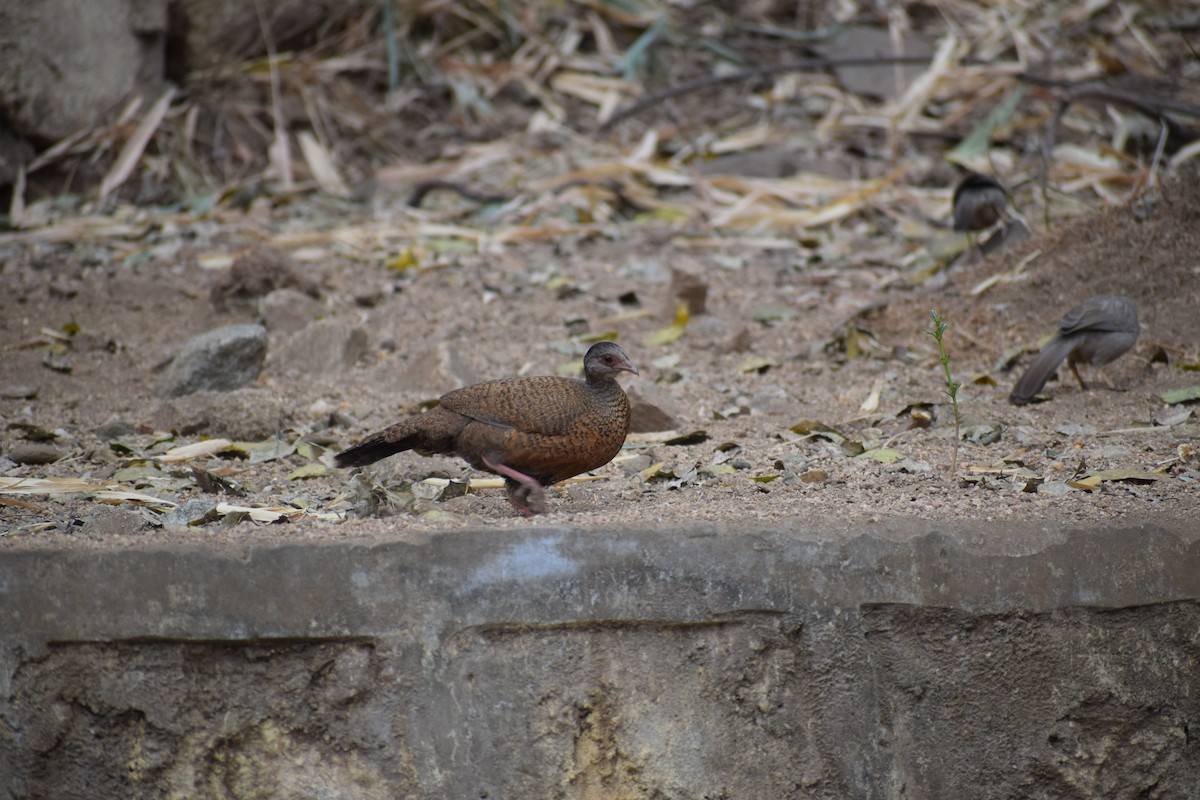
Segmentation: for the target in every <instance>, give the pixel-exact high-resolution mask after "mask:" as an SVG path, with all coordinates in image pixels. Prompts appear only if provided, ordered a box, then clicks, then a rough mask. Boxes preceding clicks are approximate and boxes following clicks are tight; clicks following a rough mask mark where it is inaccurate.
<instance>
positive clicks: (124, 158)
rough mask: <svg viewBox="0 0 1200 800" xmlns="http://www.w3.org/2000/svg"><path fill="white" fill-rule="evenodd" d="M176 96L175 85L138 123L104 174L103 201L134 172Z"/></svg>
mask: <svg viewBox="0 0 1200 800" xmlns="http://www.w3.org/2000/svg"><path fill="white" fill-rule="evenodd" d="M174 97H175V89H174V87H172V88H169V89H167V90H166V91H165V92H163V94H162V96H161V97H159V98H158V101H157V102H155V104H154V105H153V106H151V108H150V111H149V113H147V114H146V116H145V118H144V119H142V121H141V122H140V123H139V124H138V126H137V129H136V130H135V131H134V132H133V136H131V137H129V141H127V142H126V143H125V146H124V147H123V148H121V153H120V155H118V156H117V160H116V161H115V162H113V165H112V167H111V168H110V169H109V170H108V173H107V174H106V175H105V176H104V180H102V181H101V182H100V202H101V203H103V202H104V201H105V200H106V199H107V198H108V196H109V195H110V194H112V193H113V191H114V190H115V189H117V187H119V186H120V185H121V184H123V183H124V182H125V181H126V180H127V179H128V178H129V176H130V175H132V174H133V169H134V167H136V166H137V162H138V161H139V160H140V159H141V157H142V153H144V152H145V151H146V145H148V144H149V143H150V138H151V137H152V136H154V132H155V131H156V130H158V126H159V125H161V124H162V121H163V118H164V117H165V116H166V115H167V110H168V109H170V107H171V100H172V99H173V98H174Z"/></svg>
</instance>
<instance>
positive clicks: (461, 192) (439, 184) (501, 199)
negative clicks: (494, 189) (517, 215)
mask: <svg viewBox="0 0 1200 800" xmlns="http://www.w3.org/2000/svg"><path fill="white" fill-rule="evenodd" d="M438 189H445V190H447V191H450V192H454V193H455V194H457V195H458V196H459V197H461V198H463V199H464V200H470V201H471V202H473V203H479V204H480V205H489V204H491V203H507V202H508V201H509V200H511V199H512V198H510V197H509V196H508V195H503V194H483V193H481V192H477V191H475V190H474V189H471V188H470V187H468V186H465V185H463V184H461V183H455V182H454V181H443V180H429V181H421V182H420V183H418V184H417V185H416V186H414V187H413V190H412V194H410V195H409V196H408V205H409V206H410V207H412V208H420V206H421V203H422V202H423V201H424V200H425V195H427V194H429V193H430V192H433V191H437V190H438Z"/></svg>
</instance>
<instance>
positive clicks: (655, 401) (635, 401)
mask: <svg viewBox="0 0 1200 800" xmlns="http://www.w3.org/2000/svg"><path fill="white" fill-rule="evenodd" d="M625 393H626V394H628V395H629V405H630V412H631V416H630V420H629V430H630V432H631V433H649V432H651V431H670V430H675V429H676V428H678V427H679V406H678V405H677V404H676V403H675V400H674V399H673V398H672V397H671V395H670V394H668V393H667V392H666V391H665V390H664V389H663V388H662V387H661V386H659V385H658V384H656V383H650V382H647V381H637V380H635V381H632V382H630V383H629V385H628V386H626V387H625Z"/></svg>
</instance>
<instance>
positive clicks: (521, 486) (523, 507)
mask: <svg viewBox="0 0 1200 800" xmlns="http://www.w3.org/2000/svg"><path fill="white" fill-rule="evenodd" d="M483 464H484V466H485V467H487V468H488V469H490V470H491V471H492V472H494V473H496V474H497V475H500V476H503V477H504V478H506V479H507V481H506V483H507V484H508V502H510V503H512V504H513V506H514V507H515V508H516V509H517V510H518V511H520V512H521V513H522V514H524V515H525V516H527V517H532V516H534V515H535V514H545V513H546V490H545V489H543V488H542V485H541V484H540V483H538V482H537V480H535V479H534V478H531V477H529V476H528V475H526V474H525V473H524V472H520V471H518V470H515V469H513V468H512V467H510V466H508V465H507V464H493V463H492V462H491V461H488V460H487V459H486V458H485V459H483Z"/></svg>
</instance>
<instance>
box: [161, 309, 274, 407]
mask: <svg viewBox="0 0 1200 800" xmlns="http://www.w3.org/2000/svg"><path fill="white" fill-rule="evenodd" d="M266 355H267V329H266V328H264V327H263V326H262V325H228V326H226V327H224V328H217V329H215V330H211V331H209V332H208V333H202V334H200V335H199V336H196V337H194V338H192V339H190V340H189V341H188V342H187V343H186V344H185V345H184V346H183V349H181V350H180V351H179V355H177V356H175V360H174V361H172V362H171V364H170V366H168V367H167V369H166V371H165V372H163V375H162V378H160V379H159V382H158V395H159V397H179V396H181V395H185V394H192V393H193V392H200V391H229V390H232V389H237V388H238V387H239V386H245V385H246V384H247V383H250V382H251V381H253V380H254V379H255V378H257V377H258V373H259V372H260V371H261V370H262V364H263V359H264V358H266Z"/></svg>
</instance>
